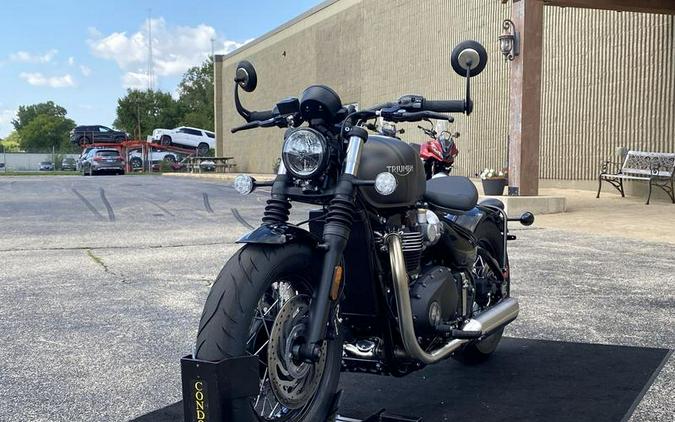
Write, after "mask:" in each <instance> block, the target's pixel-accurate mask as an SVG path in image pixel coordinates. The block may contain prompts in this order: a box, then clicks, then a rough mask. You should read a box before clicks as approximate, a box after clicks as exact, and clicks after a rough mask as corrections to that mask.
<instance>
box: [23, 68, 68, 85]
mask: <svg viewBox="0 0 675 422" xmlns="http://www.w3.org/2000/svg"><path fill="white" fill-rule="evenodd" d="M19 77H20V78H21V79H23V80H24V81H26V82H28V84H30V85H33V86H49V87H51V88H65V87H70V86H75V81H74V80H73V77H72V76H70V74H69V73H66V74H65V75H63V76H44V75H43V74H42V73H40V72H33V73H30V72H21V73H20V74H19Z"/></svg>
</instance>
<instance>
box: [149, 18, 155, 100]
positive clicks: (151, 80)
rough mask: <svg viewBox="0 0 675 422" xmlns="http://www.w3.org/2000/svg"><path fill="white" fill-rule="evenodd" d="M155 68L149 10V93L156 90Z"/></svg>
mask: <svg viewBox="0 0 675 422" xmlns="http://www.w3.org/2000/svg"><path fill="white" fill-rule="evenodd" d="M154 78H155V75H154V66H153V62H152V9H148V74H147V79H148V91H152V90H153V89H154Z"/></svg>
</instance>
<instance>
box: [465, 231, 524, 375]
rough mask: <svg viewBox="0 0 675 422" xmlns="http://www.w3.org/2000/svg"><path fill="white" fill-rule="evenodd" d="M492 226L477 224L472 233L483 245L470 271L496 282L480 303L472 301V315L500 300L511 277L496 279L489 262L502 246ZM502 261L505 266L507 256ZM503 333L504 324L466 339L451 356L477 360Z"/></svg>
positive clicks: (494, 346) (487, 354) (493, 347)
mask: <svg viewBox="0 0 675 422" xmlns="http://www.w3.org/2000/svg"><path fill="white" fill-rule="evenodd" d="M486 229H487V230H486ZM494 230H496V228H495V227H494V226H491V225H484V226H479V228H478V229H477V230H476V234H477V236H478V238H479V239H480V240H479V245H480V247H481V248H482V249H483V252H482V253H479V254H478V255H477V257H476V262H475V263H474V268H473V274H474V276H475V277H476V278H477V279H483V280H488V281H489V282H490V283H489V284H490V285H493V284H494V285H498V286H499V287H498V288H496V289H495V290H493V291H491V292H490V293H489V294H488V295H487V297H488V298H487V299H483V300H481V301H480V303H477V302H474V304H473V312H474V315H476V314H479V313H480V312H482V311H485V310H487V309H488V308H490V307H492V306H494V305H496V304H497V303H498V302H499V301H500V300H502V299H505V298H507V297H509V295H510V283H511V280H510V278H509V276H508V273H507V275H506V280H503V281H501V283H500V282H499V281H500V280H501V279H502V276H501V274H499V272H498V271H499V269H498V268H494V265H490V264H489V260H490V257H497V256H500V255H497V253H499V254H501V253H502V250H503V246H502V245H503V243H500V242H501V240H500V239H501V234H500V232H499V231H497V232H495V231H494ZM506 265H507V267H508V258H507V261H506ZM503 334H504V328H500V329H499V330H497V331H495V332H494V333H492V334H490V335H489V336H488V337H486V338H484V339H483V340H480V341H478V342H473V343H469V344H468V345H466V346H464V347H463V348H462V349H460V350H459V351H458V352H457V353H455V354H454V355H453V357H454V358H455V359H457V360H459V361H461V362H463V363H466V364H477V363H481V362H483V361H485V360H486V359H488V358H489V357H490V355H492V354H493V353H494V352H495V350H496V349H497V346H498V345H499V342H500V341H501V339H502V336H503Z"/></svg>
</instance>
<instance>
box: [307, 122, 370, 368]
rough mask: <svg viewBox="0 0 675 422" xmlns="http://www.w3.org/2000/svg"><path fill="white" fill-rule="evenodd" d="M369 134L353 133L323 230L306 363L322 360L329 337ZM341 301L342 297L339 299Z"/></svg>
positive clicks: (357, 131) (308, 331)
mask: <svg viewBox="0 0 675 422" xmlns="http://www.w3.org/2000/svg"><path fill="white" fill-rule="evenodd" d="M367 138H368V132H366V131H365V130H364V129H362V128H359V127H353V128H351V130H350V138H349V146H348V148H347V157H346V159H345V171H344V173H343V175H342V177H341V178H340V182H339V183H338V185H337V187H336V189H335V196H334V197H333V199H332V200H331V202H330V205H329V207H328V213H327V214H326V224H325V226H324V230H323V242H322V244H321V247H322V249H324V250H325V251H326V253H325V255H324V257H323V266H322V268H321V280H320V282H319V285H318V288H317V289H316V290H315V291H314V296H313V297H312V303H311V304H310V313H309V318H310V319H309V324H308V329H307V334H306V338H305V343H304V344H301V345H300V347H299V348H298V349H296V352H297V354H298V357H299V358H301V359H302V360H304V361H309V362H316V361H317V360H318V359H319V357H320V350H321V344H322V342H323V340H324V338H325V333H326V326H327V323H328V315H329V314H330V309H331V306H332V304H331V303H330V302H329V300H330V289H331V286H332V283H333V275H334V274H335V267H336V266H337V265H339V263H340V260H341V258H342V253H343V252H344V249H345V246H347V241H348V240H349V236H350V234H351V230H352V223H353V221H354V193H355V189H354V179H355V178H356V172H358V168H359V159H360V157H361V149H362V147H363V142H364V141H365V140H366V139H367ZM337 300H339V298H338V299H337Z"/></svg>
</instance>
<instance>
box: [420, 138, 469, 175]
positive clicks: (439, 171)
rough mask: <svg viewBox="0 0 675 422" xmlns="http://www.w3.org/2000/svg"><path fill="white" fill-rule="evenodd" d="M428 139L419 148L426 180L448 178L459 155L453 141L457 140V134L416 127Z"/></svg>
mask: <svg viewBox="0 0 675 422" xmlns="http://www.w3.org/2000/svg"><path fill="white" fill-rule="evenodd" d="M417 127H418V128H419V129H421V130H422V131H423V132H424V133H425V134H426V135H427V136H429V137H430V138H431V139H429V140H428V141H427V142H425V143H424V144H422V145H421V146H420V158H421V159H422V161H424V171H425V173H426V176H427V180H429V179H431V178H433V177H440V176H448V175H449V173H450V171H451V170H452V165H453V164H454V162H455V157H456V156H457V154H459V150H458V149H457V145H456V144H455V139H457V138H459V132H455V133H450V132H449V131H447V130H440V133H439V131H437V130H436V129H435V128H433V127H432V128H431V129H427V128H425V127H422V126H417Z"/></svg>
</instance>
